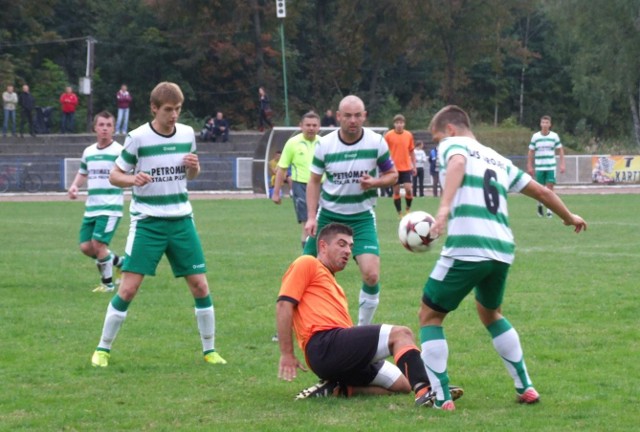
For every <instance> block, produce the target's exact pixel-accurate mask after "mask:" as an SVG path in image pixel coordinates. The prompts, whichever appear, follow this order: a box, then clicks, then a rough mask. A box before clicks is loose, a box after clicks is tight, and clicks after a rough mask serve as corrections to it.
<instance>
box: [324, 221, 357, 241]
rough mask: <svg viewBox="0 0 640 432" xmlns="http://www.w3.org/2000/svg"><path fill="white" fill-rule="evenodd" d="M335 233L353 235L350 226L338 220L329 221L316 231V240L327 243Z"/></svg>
mask: <svg viewBox="0 0 640 432" xmlns="http://www.w3.org/2000/svg"><path fill="white" fill-rule="evenodd" d="M337 234H344V235H348V236H351V237H353V230H352V229H351V227H350V226H348V225H345V224H342V223H339V222H331V223H330V224H328V225H325V226H324V227H323V228H322V229H321V230H320V233H318V242H320V240H324V241H325V242H327V243H330V242H331V240H333V238H334V237H335V236H336V235H337Z"/></svg>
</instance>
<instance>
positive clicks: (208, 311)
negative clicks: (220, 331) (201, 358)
mask: <svg viewBox="0 0 640 432" xmlns="http://www.w3.org/2000/svg"><path fill="white" fill-rule="evenodd" d="M195 310H196V321H197V322H198V330H199V331H200V340H201V341H202V351H203V352H208V351H213V350H214V349H215V333H216V319H215V313H214V311H213V306H209V307H208V308H204V309H198V308H196V309H195Z"/></svg>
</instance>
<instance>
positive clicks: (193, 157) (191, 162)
mask: <svg viewBox="0 0 640 432" xmlns="http://www.w3.org/2000/svg"><path fill="white" fill-rule="evenodd" d="M182 161H183V162H184V165H185V166H186V167H187V168H198V167H199V166H200V162H199V161H198V155H197V154H195V153H189V154H187V155H186V156H185V157H184V159H182Z"/></svg>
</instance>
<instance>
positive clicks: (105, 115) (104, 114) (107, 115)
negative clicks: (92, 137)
mask: <svg viewBox="0 0 640 432" xmlns="http://www.w3.org/2000/svg"><path fill="white" fill-rule="evenodd" d="M100 117H102V118H106V119H112V120H114V121H115V117H114V116H113V114H111V113H110V112H109V111H100V112H99V113H98V114H96V115H95V116H93V125H94V126H95V125H96V123H98V118H100Z"/></svg>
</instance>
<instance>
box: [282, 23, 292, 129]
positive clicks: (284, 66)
mask: <svg viewBox="0 0 640 432" xmlns="http://www.w3.org/2000/svg"><path fill="white" fill-rule="evenodd" d="M280 48H281V50H282V80H283V81H284V125H285V126H290V124H289V91H288V89H287V60H286V55H285V52H284V18H281V19H280Z"/></svg>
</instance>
